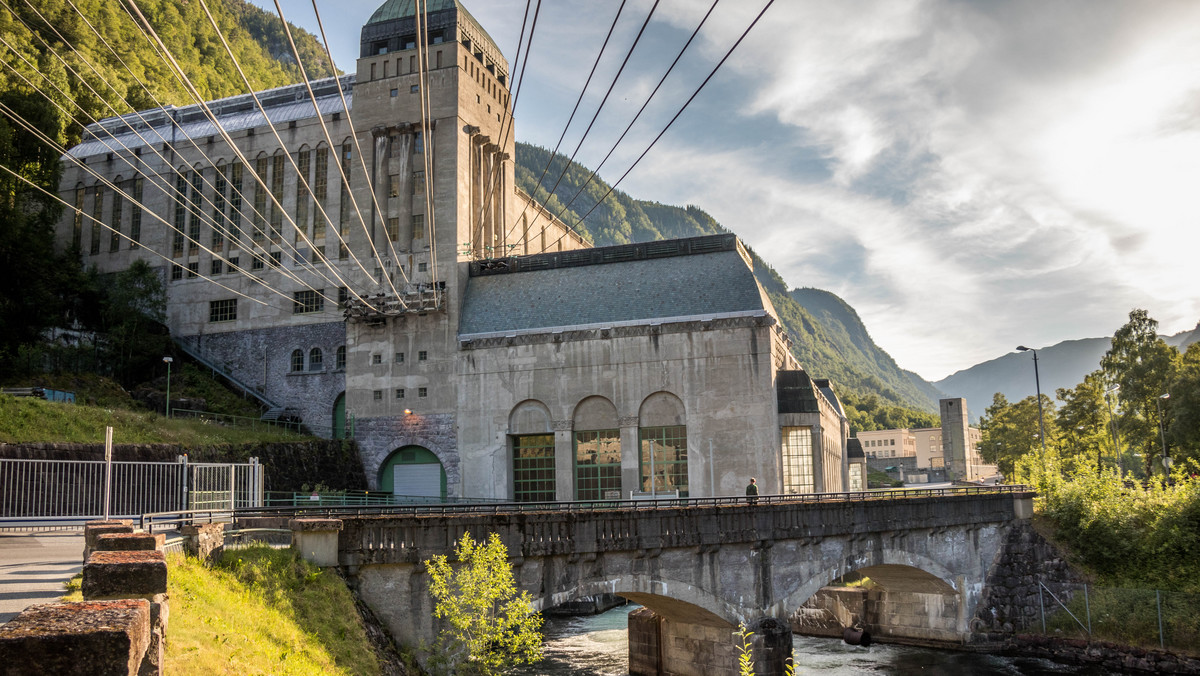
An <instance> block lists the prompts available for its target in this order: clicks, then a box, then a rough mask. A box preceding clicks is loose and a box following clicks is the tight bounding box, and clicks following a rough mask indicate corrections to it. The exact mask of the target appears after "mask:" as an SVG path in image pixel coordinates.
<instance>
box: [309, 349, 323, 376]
mask: <svg viewBox="0 0 1200 676" xmlns="http://www.w3.org/2000/svg"><path fill="white" fill-rule="evenodd" d="M323 368H325V354H324V353H323V352H321V348H319V347H314V348H313V349H311V350H309V351H308V370H309V371H320V370H321V369H323Z"/></svg>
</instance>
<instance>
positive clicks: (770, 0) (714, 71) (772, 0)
mask: <svg viewBox="0 0 1200 676" xmlns="http://www.w3.org/2000/svg"><path fill="white" fill-rule="evenodd" d="M773 4H775V0H767V4H766V5H765V6H764V7H763V8H762V11H760V12H759V13H758V15H757V16H756V17H754V20H753V21H751V22H750V25H749V26H748V27H747V28H746V30H745V31H743V32H742V34H741V36H740V37H738V39H737V42H734V43H733V46H732V47H730V48H729V51H727V52H725V56H723V57H721V60H720V61H719V62H718V63H717V65H716V66H714V67H713V69H712V72H710V73H709V74H708V77H706V78H704V81H703V82H701V83H700V86H699V87H697V88H696V91H694V92H692V95H691V96H689V97H688V100H687V101H685V102H684V104H683V105H682V106H680V108H679V110H678V111H677V112H676V113H675V115H674V116H673V117H672V118H671V120H670V122H667V126H665V127H663V130H662V131H660V132H659V133H658V135H657V136H655V137H654V140H653V141H651V142H650V145H648V146H646V149H645V150H643V151H642V154H641V155H639V156H638V158H637V159H636V160H634V162H633V164H631V165H630V166H629V168H628V169H626V170H625V173H624V174H621V177H620V178H619V179H617V181H616V182H615V183H613V184H612V185H611V186H609V188H608V192H606V193H604V196H602V197H601V198H600V199H599V200H597V201H596V203H595V204H594V205H592V208H591V209H588V212H587V213H586V214H584V215H583V216H581V217H580V218H579V220H577V221H576V222H575V225H576V226H578V225H579V224H580V223H582V222H583V221H584V219H586V218H587V217H588V216H590V215H591V213H592V212H593V211H595V210H596V207H598V206H600V205H601V204H603V203H604V200H606V199H608V196H609V195H611V194H612V193H613V191H614V190H616V189H617V186H618V185H620V184H621V182H622V181H624V180H625V178H626V177H627V176H629V174H630V172H632V171H633V169H634V167H636V166H637V165H638V163H639V162H641V161H642V160H643V159H644V158H645V157H646V154H647V153H649V152H650V150H651V149H652V148H654V146H655V144H657V143H658V141H659V139H661V138H662V137H663V135H664V134H666V133H667V130H669V129H670V128H671V126H672V125H673V124H675V121H676V120H678V119H679V116H680V115H683V111H685V110H687V107H688V106H690V105H691V104H692V101H694V100H696V97H697V96H699V95H700V92H701V91H703V90H704V87H705V86H706V85H708V83H709V81H710V80H712V79H713V76H714V75H716V74H717V71H719V70H720V69H721V66H723V65H724V64H725V62H726V61H727V60H729V57H730V56H731V55H732V54H733V52H734V50H736V49H737V48H738V45H740V44H742V40H745V39H746V36H747V35H749V34H750V31H751V30H753V29H754V26H755V25H757V24H758V22H759V20H760V19H762V18H763V15H764V14H766V13H767V10H768V9H770V8H771V5H773ZM564 236H565V233H564ZM561 240H562V237H559V238H558V240H555V243H557V242H558V241H561Z"/></svg>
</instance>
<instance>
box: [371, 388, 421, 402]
mask: <svg viewBox="0 0 1200 676" xmlns="http://www.w3.org/2000/svg"><path fill="white" fill-rule="evenodd" d="M405 395H406V392H405V390H404V388H403V387H397V388H396V398H397V399H403V398H404V397H405ZM428 396H429V388H428V387H418V388H417V397H419V398H424V397H428ZM371 398H372V399H374V400H375V401H383V390H373V391H372V392H371Z"/></svg>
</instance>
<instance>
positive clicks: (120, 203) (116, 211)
mask: <svg viewBox="0 0 1200 676" xmlns="http://www.w3.org/2000/svg"><path fill="white" fill-rule="evenodd" d="M125 187H127V184H126V183H125V182H122V183H121V184H120V188H121V189H124V188H125ZM121 189H118V190H114V191H113V201H112V218H110V219H108V225H109V227H110V228H112V229H111V230H110V231H109V232H111V233H112V235H111V236H110V237H109V238H108V251H109V253H114V252H116V251H118V250H119V249H120V248H121V221H122V220H123V219H124V218H125V214H124V213H123V212H124V210H125V195H124V194H122V192H121Z"/></svg>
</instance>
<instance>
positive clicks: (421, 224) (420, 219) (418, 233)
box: [412, 214, 425, 239]
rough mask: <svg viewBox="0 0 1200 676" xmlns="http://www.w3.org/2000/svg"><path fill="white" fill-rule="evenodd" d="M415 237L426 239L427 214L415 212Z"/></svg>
mask: <svg viewBox="0 0 1200 676" xmlns="http://www.w3.org/2000/svg"><path fill="white" fill-rule="evenodd" d="M412 232H413V239H425V214H413V217H412Z"/></svg>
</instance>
